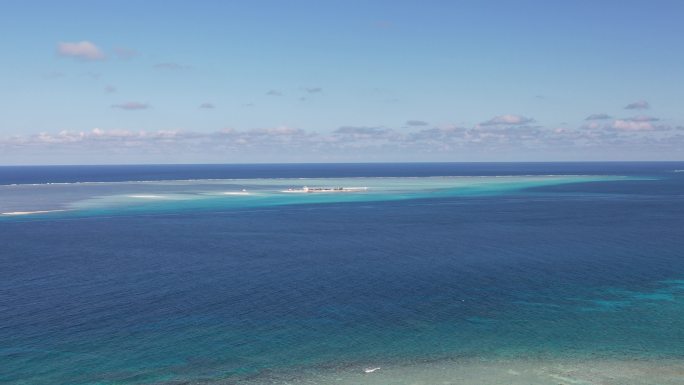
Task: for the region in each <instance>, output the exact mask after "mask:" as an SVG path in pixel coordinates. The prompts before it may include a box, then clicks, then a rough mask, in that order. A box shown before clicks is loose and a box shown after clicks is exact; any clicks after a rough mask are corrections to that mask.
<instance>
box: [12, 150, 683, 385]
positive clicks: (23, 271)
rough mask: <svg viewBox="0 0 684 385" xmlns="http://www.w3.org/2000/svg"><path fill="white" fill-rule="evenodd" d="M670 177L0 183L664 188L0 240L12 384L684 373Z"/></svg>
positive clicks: (233, 174)
mask: <svg viewBox="0 0 684 385" xmlns="http://www.w3.org/2000/svg"><path fill="white" fill-rule="evenodd" d="M679 169H684V163H590V164H583V163H574V164H571V163H563V164H472V165H468V164H408V165H407V164H401V165H389V164H381V165H359V164H353V165H245V166H139V167H138V166H121V167H119V166H92V167H80V166H79V167H44V168H41V167H30V168H14V167H12V168H0V184H13V183H19V184H21V183H47V182H77V181H100V180H101V181H128V180H159V179H213V178H249V177H254V178H256V177H271V178H273V177H314V176H316V177H331V178H337V177H346V176H428V175H530V174H540V175H548V174H572V175H638V176H645V177H652V179H645V180H624V181H597V182H591V183H573V184H563V185H555V186H546V187H537V188H532V189H524V190H519V191H512V192H506V193H502V194H498V195H486V196H477V195H474V196H458V197H441V198H431V199H425V198H422V199H408V200H402V201H373V202H346V203H325V204H308V205H307V204H304V205H284V206H278V207H262V208H258V209H250V208H243V209H235V210H228V211H226V210H221V211H215V212H212V211H211V210H209V211H202V212H186V211H180V212H173V213H147V214H145V215H134V214H131V215H124V216H116V217H98V216H93V217H85V218H53V219H50V218H48V219H45V220H39V221H4V222H0V368H1V369H0V382H3V383H8V384H127V383H130V384H137V383H164V382H165V381H168V382H172V381H189V382H190V381H208V382H211V381H219V380H225V381H229V383H232V382H239V381H240V379H242V378H245V377H246V376H258V375H259V374H260V373H263V372H265V371H278V370H296V369H297V368H300V367H306V368H311V367H313V368H315V367H319V366H320V367H325V366H329V365H344V364H346V363H354V362H364V363H366V362H387V361H392V360H420V359H425V358H432V357H452V356H475V357H490V356H531V357H533V356H540V355H548V356H606V357H684V281H682V280H684V173H678V172H674V170H679ZM22 170H26V172H23V171H22ZM0 199H2V197H1V196H0Z"/></svg>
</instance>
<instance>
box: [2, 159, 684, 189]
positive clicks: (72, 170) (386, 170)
mask: <svg viewBox="0 0 684 385" xmlns="http://www.w3.org/2000/svg"><path fill="white" fill-rule="evenodd" d="M681 167H682V162H586V163H536V162H534V163H309V164H306V163H304V164H176V165H111V166H110V165H103V166H0V185H4V184H15V183H16V184H19V183H25V184H28V183H68V182H71V183H73V182H120V181H144V180H180V179H231V178H232V179H241V178H318V177H324V178H338V177H373V176H385V177H387V176H395V177H399V176H446V175H463V176H469V175H478V176H479V175H482V176H488V175H529V174H531V175H536V174H540V175H546V174H558V175H562V174H575V173H578V172H581V173H582V174H585V175H603V174H607V173H617V174H620V175H645V174H646V175H649V174H652V173H653V172H656V173H662V172H667V171H671V170H676V169H680V168H681Z"/></svg>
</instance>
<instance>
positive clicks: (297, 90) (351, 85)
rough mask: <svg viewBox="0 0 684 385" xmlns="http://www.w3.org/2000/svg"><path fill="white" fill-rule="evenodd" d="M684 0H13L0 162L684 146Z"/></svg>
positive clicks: (349, 157)
mask: <svg viewBox="0 0 684 385" xmlns="http://www.w3.org/2000/svg"><path fill="white" fill-rule="evenodd" d="M683 11H684V3H682V2H681V1H651V2H643V1H541V0H539V1H379V0H378V1H144V2H141V1H137V2H134V1H126V0H124V1H116V2H110V1H60V2H54V1H30V0H25V1H12V0H9V1H4V2H3V3H2V12H0V45H1V46H2V47H3V53H2V59H3V60H2V62H3V66H2V67H0V86H1V88H0V89H1V90H2V91H1V92H0V105H2V114H0V164H36V163H39V164H63V163H179V162H191V163H195V162H220V163H223V162H231V163H232V162H333V161H352V162H359V161H545V160H546V161H551V160H681V159H682V156H681V154H682V153H684V151H683V150H684V108H683V107H684V105H683V101H684V44H683V43H684V38H683V37H684V24H683V23H681V15H682V14H683Z"/></svg>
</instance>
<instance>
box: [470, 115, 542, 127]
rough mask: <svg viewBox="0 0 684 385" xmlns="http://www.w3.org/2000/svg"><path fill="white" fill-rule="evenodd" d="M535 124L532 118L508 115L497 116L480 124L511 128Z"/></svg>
mask: <svg viewBox="0 0 684 385" xmlns="http://www.w3.org/2000/svg"><path fill="white" fill-rule="evenodd" d="M532 122H534V119H532V118H526V117H524V116H521V115H514V114H506V115H499V116H495V117H493V118H491V119H489V120H487V121H486V122H482V123H480V125H481V126H498V125H501V126H503V125H509V126H517V125H522V124H528V123H532Z"/></svg>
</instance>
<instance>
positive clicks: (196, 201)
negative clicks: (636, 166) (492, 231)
mask: <svg viewBox="0 0 684 385" xmlns="http://www.w3.org/2000/svg"><path fill="white" fill-rule="evenodd" d="M628 179H643V177H634V176H633V177H624V176H611V175H608V176H594V175H524V176H446V177H364V178H296V179H291V178H290V179H286V178H268V179H225V180H220V179H212V180H176V181H134V182H85V183H57V184H54V183H46V184H29V185H16V184H13V185H5V186H0V192H2V193H3V194H5V195H6V196H8V198H10V199H7V200H6V201H5V202H3V204H2V205H1V206H0V220H2V219H8V218H9V219H18V218H19V219H27V218H28V219H33V218H38V219H40V218H44V217H52V218H55V217H74V216H76V217H83V216H102V215H122V214H127V213H142V212H165V213H175V212H183V211H190V210H203V211H211V210H214V211H215V210H234V209H243V208H259V207H271V206H286V205H302V204H325V203H342V202H349V203H353V202H357V203H358V202H382V201H395V200H407V199H436V198H445V197H458V196H486V195H500V194H505V193H512V192H515V191H519V190H523V189H528V188H534V187H543V186H554V185H563V184H568V183H583V182H596V181H611V180H628Z"/></svg>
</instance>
